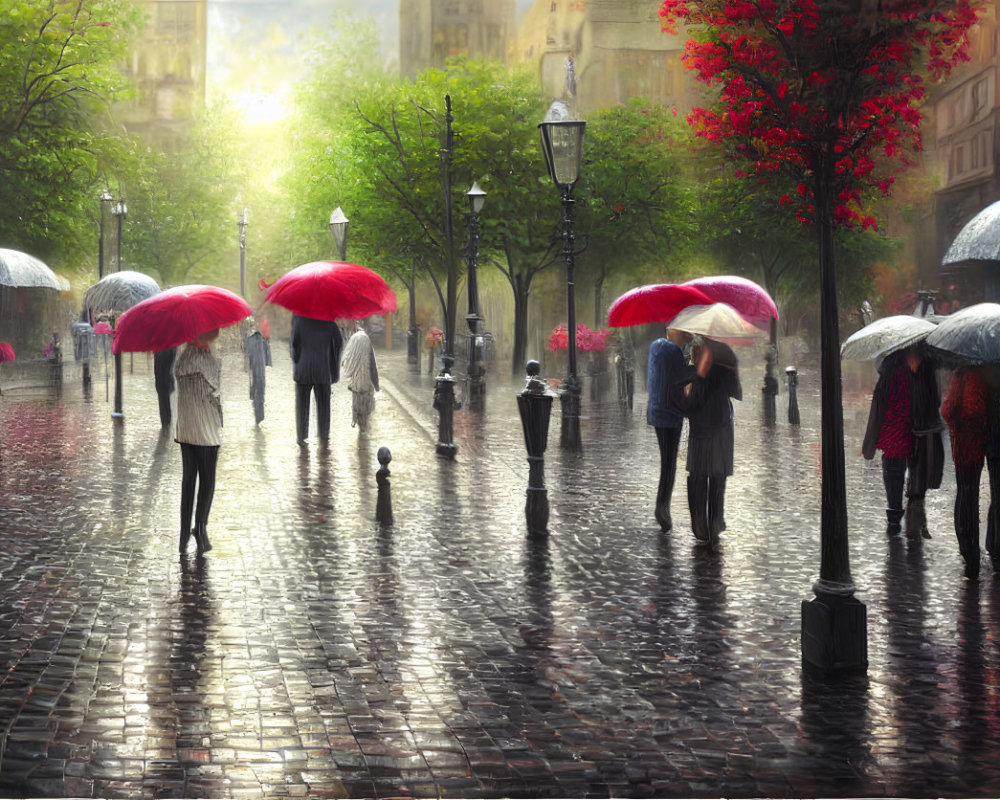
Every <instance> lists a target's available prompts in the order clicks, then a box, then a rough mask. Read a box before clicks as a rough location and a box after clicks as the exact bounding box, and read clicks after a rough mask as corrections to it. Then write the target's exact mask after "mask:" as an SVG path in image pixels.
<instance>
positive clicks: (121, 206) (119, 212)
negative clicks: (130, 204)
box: [111, 200, 128, 272]
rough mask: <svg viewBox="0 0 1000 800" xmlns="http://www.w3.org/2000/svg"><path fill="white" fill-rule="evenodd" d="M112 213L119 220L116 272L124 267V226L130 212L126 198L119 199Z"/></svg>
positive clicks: (112, 208)
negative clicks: (126, 216)
mask: <svg viewBox="0 0 1000 800" xmlns="http://www.w3.org/2000/svg"><path fill="white" fill-rule="evenodd" d="M111 213H112V215H114V217H115V219H117V220H118V234H117V244H116V247H115V272H121V269H122V226H123V225H124V224H125V215H126V214H128V208H127V207H126V205H125V201H124V200H119V201H118V202H117V203H115V204H114V205H113V206H112V207H111Z"/></svg>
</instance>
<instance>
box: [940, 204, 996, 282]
mask: <svg viewBox="0 0 1000 800" xmlns="http://www.w3.org/2000/svg"><path fill="white" fill-rule="evenodd" d="M963 261H1000V201H998V202H996V203H993V204H992V205H989V206H987V207H986V208H984V209H983V210H982V211H980V212H979V213H978V214H976V216H974V217H973V218H972V219H971V220H969V221H968V222H967V223H966V224H965V227H964V228H962V230H960V231H959V232H958V236H956V237H955V239H954V241H953V242H952V243H951V247H949V248H948V252H946V253H945V254H944V258H943V259H941V266H942V267H947V266H948V265H950V264H960V263H962V262H963Z"/></svg>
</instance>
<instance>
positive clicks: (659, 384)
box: [646, 328, 691, 533]
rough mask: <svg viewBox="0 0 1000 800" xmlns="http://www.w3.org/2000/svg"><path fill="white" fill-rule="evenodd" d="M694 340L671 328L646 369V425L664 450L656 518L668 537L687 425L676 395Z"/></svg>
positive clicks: (651, 351) (654, 346)
mask: <svg viewBox="0 0 1000 800" xmlns="http://www.w3.org/2000/svg"><path fill="white" fill-rule="evenodd" d="M690 339H691V336H690V334H687V333H684V332H683V331H678V330H676V329H673V328H669V329H668V330H667V338H666V339H664V338H659V339H657V340H656V341H654V342H653V343H652V344H651V345H650V346H649V359H648V363H647V367H646V388H647V389H648V391H649V405H648V406H647V408H646V422H647V423H648V424H650V425H652V426H653V428H654V430H655V431H656V441H657V443H658V444H659V446H660V482H659V485H658V486H657V489H656V512H655V516H656V521H657V522H658V523H659V524H660V530H662V531H663V532H664V533H666V532H667V531H669V530H670V529H671V528H672V527H673V524H674V523H673V519H672V518H671V516H670V497H671V495H672V494H673V491H674V478H675V477H676V475H677V451H678V449H679V446H680V441H681V426H682V424H683V422H684V417H683V416H682V414H681V411H680V409H679V408H678V407H677V404H676V401H675V397H674V395H675V394H676V387H677V385H678V384H679V382H680V380H681V378H682V377H683V376H684V352H683V350H682V349H681V348H682V347H683V346H684V344H686V342H687V341H689V340H690Z"/></svg>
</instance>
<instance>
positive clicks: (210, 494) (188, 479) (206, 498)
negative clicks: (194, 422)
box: [181, 442, 219, 532]
mask: <svg viewBox="0 0 1000 800" xmlns="http://www.w3.org/2000/svg"><path fill="white" fill-rule="evenodd" d="M218 463H219V447H218V445H199V444H187V443H185V442H181V467H182V471H181V532H184V531H188V530H191V512H192V511H194V522H195V525H207V524H208V512H209V511H211V510H212V498H214V497H215V467H216V465H217V464H218ZM195 485H197V487H198V509H197V511H195V509H194V494H195V492H194V490H195Z"/></svg>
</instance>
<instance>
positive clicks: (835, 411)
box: [816, 161, 854, 594]
mask: <svg viewBox="0 0 1000 800" xmlns="http://www.w3.org/2000/svg"><path fill="white" fill-rule="evenodd" d="M831 165H832V161H829V162H826V161H825V162H823V164H822V166H821V168H820V169H819V170H817V176H816V222H817V225H818V226H819V267H820V352H821V361H820V370H821V377H822V386H821V393H820V398H821V410H822V418H821V424H822V458H821V464H822V471H823V475H822V490H821V508H820V511H821V514H820V547H821V561H820V582H821V583H823V584H826V585H827V588H830V589H834V590H835V591H836V593H839V594H851V593H853V591H854V583H853V581H852V579H851V567H850V555H849V552H848V546H847V481H846V475H845V470H844V405H843V399H842V396H841V371H840V331H839V322H838V318H837V276H836V273H835V271H834V249H833V225H834V220H833V197H832V195H833V182H832V181H831V180H830V178H829V175H830V170H831V169H832V166H831ZM831 584H832V585H831Z"/></svg>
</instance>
